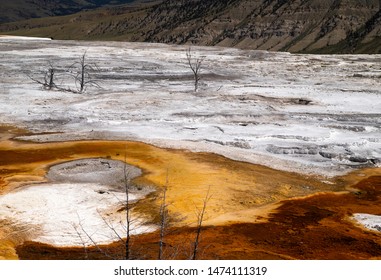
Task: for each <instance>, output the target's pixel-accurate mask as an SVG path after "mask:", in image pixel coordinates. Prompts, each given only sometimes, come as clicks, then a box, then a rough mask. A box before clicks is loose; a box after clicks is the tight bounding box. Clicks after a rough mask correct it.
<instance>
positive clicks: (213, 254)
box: [17, 176, 381, 260]
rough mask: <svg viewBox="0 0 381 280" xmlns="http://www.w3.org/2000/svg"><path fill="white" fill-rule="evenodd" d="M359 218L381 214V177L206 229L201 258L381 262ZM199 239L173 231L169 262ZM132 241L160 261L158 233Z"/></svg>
mask: <svg viewBox="0 0 381 280" xmlns="http://www.w3.org/2000/svg"><path fill="white" fill-rule="evenodd" d="M353 213H369V214H376V215H381V176H372V177H369V178H367V179H364V180H363V181H361V182H359V183H357V184H356V185H354V186H353V192H350V193H344V194H332V193H327V194H318V195H314V196H310V197H308V198H304V199H291V200H287V201H284V202H282V203H281V204H280V206H279V207H278V208H277V210H276V211H275V212H274V213H272V214H270V218H269V219H268V220H267V221H264V222H262V223H253V224H252V223H245V224H233V225H229V226H215V227H212V226H209V227H206V228H203V230H202V233H201V243H200V247H199V253H198V258H200V259H355V260H357V259H381V233H378V232H372V231H368V230H365V229H364V228H362V227H360V226H357V225H355V223H354V222H353V221H352V220H351V219H350V216H351V214H353ZM194 235H195V229H194V228H187V227H184V228H176V229H171V232H170V233H168V234H167V235H166V238H165V257H166V258H167V259H186V258H189V257H190V256H191V252H192V249H191V244H192V241H193V238H194ZM132 241H133V246H132V251H133V253H134V254H135V257H136V258H140V259H156V258H157V252H158V234H157V233H153V234H147V235H141V236H138V237H135V238H134V240H132ZM137 248H138V249H137ZM89 250H90V252H88V254H87V257H88V258H90V259H107V258H108V257H106V256H105V255H104V253H100V252H99V250H98V249H96V248H90V249H89ZM103 250H111V251H110V252H109V253H110V255H112V256H116V255H117V253H116V252H117V251H118V247H117V246H115V244H114V245H113V246H108V247H107V248H103ZM17 254H18V256H19V257H20V258H21V259H85V258H86V254H85V250H84V249H83V248H66V249H59V248H53V247H50V246H46V245H42V244H37V243H32V242H27V243H24V244H23V245H21V246H18V247H17ZM119 254H121V255H122V254H123V252H122V251H121V252H119Z"/></svg>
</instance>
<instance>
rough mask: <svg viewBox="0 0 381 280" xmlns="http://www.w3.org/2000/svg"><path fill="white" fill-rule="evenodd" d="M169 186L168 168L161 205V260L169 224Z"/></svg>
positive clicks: (159, 256) (159, 257)
mask: <svg viewBox="0 0 381 280" xmlns="http://www.w3.org/2000/svg"><path fill="white" fill-rule="evenodd" d="M167 188H168V170H167V176H166V182H165V187H164V190H163V197H162V202H161V205H160V239H159V255H158V259H159V260H162V259H163V256H164V252H163V248H164V236H165V230H166V228H167V225H168V209H167Z"/></svg>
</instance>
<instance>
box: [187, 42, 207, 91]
mask: <svg viewBox="0 0 381 280" xmlns="http://www.w3.org/2000/svg"><path fill="white" fill-rule="evenodd" d="M186 56H187V60H188V65H189V67H190V69H191V70H192V72H193V77H194V91H195V92H197V90H198V84H199V81H200V79H201V77H200V70H201V65H202V61H203V59H202V58H193V57H192V52H191V48H190V47H189V48H188V50H187V52H186Z"/></svg>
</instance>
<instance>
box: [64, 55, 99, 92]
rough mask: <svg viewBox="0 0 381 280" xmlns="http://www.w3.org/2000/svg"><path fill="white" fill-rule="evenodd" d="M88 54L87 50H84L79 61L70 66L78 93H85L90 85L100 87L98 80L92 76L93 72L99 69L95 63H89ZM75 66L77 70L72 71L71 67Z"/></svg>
mask: <svg viewBox="0 0 381 280" xmlns="http://www.w3.org/2000/svg"><path fill="white" fill-rule="evenodd" d="M86 54H87V52H84V53H83V55H82V56H81V57H80V59H79V61H77V62H75V63H73V64H72V65H71V66H70V67H69V72H70V73H71V75H72V76H73V77H74V81H75V84H76V87H77V90H76V92H77V93H84V92H85V91H86V89H87V87H89V86H93V87H97V88H100V86H99V84H98V82H97V81H96V80H95V79H94V78H93V76H92V72H98V71H99V69H98V67H97V66H96V65H95V64H90V63H87V61H86ZM73 68H77V71H74V72H73V73H72V70H71V69H73ZM71 91H73V90H71Z"/></svg>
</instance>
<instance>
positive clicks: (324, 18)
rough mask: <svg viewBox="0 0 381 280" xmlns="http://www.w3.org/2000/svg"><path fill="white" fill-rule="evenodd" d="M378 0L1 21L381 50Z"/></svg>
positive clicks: (226, 41)
mask: <svg viewBox="0 0 381 280" xmlns="http://www.w3.org/2000/svg"><path fill="white" fill-rule="evenodd" d="M380 21H381V2H380V1H379V0H369V1H361V0H324V1H318V0H296V1H285V0H254V1H251V0H229V1H216V0H193V1H179V0H165V1H159V3H157V2H155V1H149V3H147V4H143V5H141V6H136V5H135V6H129V5H127V6H120V7H118V8H112V7H111V8H107V9H101V10H96V11H89V12H82V13H80V14H76V15H72V16H69V17H67V18H44V19H39V20H33V21H26V22H17V23H12V24H3V25H0V32H10V31H11V32H12V33H15V34H18V35H34V36H49V37H53V38H57V39H112V40H128V41H145V42H159V43H171V44H173V43H174V44H198V45H219V46H226V47H240V48H249V49H262V50H272V51H291V52H324V53H354V52H362V53H380V52H381V44H380V42H381V24H380Z"/></svg>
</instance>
